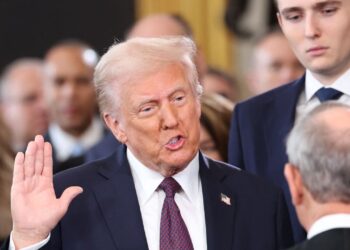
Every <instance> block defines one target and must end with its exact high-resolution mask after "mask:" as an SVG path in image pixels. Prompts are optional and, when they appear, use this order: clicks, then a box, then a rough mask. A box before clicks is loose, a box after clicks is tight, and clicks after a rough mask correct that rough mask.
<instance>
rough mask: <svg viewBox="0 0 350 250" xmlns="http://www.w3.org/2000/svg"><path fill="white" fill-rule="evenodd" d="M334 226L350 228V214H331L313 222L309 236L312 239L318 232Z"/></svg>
mask: <svg viewBox="0 0 350 250" xmlns="http://www.w3.org/2000/svg"><path fill="white" fill-rule="evenodd" d="M334 228H350V214H331V215H326V216H323V217H321V218H320V219H318V220H317V221H316V222H315V223H314V224H312V226H311V227H310V230H309V232H308V234H307V238H308V239H310V238H312V237H314V236H315V235H317V234H320V233H323V232H325V231H328V230H331V229H334Z"/></svg>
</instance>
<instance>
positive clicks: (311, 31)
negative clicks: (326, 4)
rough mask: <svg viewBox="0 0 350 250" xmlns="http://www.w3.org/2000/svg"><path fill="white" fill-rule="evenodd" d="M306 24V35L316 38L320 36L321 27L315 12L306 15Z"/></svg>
mask: <svg viewBox="0 0 350 250" xmlns="http://www.w3.org/2000/svg"><path fill="white" fill-rule="evenodd" d="M304 26H305V27H304V34H305V37H307V38H311V39H314V38H317V37H319V36H320V29H319V27H318V24H317V18H316V17H315V16H314V14H310V15H306V17H305V25H304Z"/></svg>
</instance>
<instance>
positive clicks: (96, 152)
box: [85, 131, 123, 162]
mask: <svg viewBox="0 0 350 250" xmlns="http://www.w3.org/2000/svg"><path fill="white" fill-rule="evenodd" d="M122 145H123V144H121V143H120V142H119V141H118V140H117V139H116V138H115V137H114V135H113V134H112V132H110V131H108V132H106V135H105V137H104V138H103V139H102V140H101V141H100V142H99V143H97V144H96V145H95V146H93V147H92V148H90V149H89V150H88V151H87V152H86V153H85V162H89V161H94V160H98V159H101V158H104V157H106V156H108V155H111V154H112V153H114V152H115V151H116V150H117V149H118V148H119V147H122Z"/></svg>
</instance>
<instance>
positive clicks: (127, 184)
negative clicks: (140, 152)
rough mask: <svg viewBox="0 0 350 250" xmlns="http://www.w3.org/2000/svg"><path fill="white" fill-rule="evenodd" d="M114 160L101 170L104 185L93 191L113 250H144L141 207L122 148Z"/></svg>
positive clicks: (144, 238)
mask: <svg viewBox="0 0 350 250" xmlns="http://www.w3.org/2000/svg"><path fill="white" fill-rule="evenodd" d="M116 156H117V159H115V158H110V159H109V161H108V162H106V164H105V165H104V166H103V167H101V169H100V171H99V174H100V175H102V176H104V177H105V181H103V182H102V183H101V184H100V185H99V186H96V187H95V188H94V190H93V191H94V193H95V196H96V200H97V202H98V203H99V205H100V207H101V211H102V214H103V216H104V218H105V222H106V223H107V226H108V228H109V230H110V233H111V235H112V238H113V239H114V243H115V245H116V248H118V249H147V248H148V247H147V241H146V236H145V232H144V228H143V223H142V217H141V212H140V206H139V204H138V200H137V195H136V190H135V186H134V181H133V178H132V175H131V171H130V166H129V163H128V161H127V158H126V153H125V147H120V150H118V153H117V155H116Z"/></svg>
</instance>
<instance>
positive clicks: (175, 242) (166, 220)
mask: <svg viewBox="0 0 350 250" xmlns="http://www.w3.org/2000/svg"><path fill="white" fill-rule="evenodd" d="M159 187H160V188H161V189H163V190H164V192H165V195H166V197H165V199H164V203H163V209H162V217H161V220H160V245H159V249H160V250H173V249H181V250H187V249H193V246H192V241H191V237H190V235H189V233H188V230H187V227H186V225H185V222H184V221H183V219H182V217H181V214H180V210H179V208H178V207H177V205H176V203H175V200H174V196H175V193H176V192H178V191H179V190H180V188H181V187H180V185H179V183H177V182H176V181H175V180H174V179H173V178H172V177H167V178H165V179H164V180H163V181H162V183H160V185H159Z"/></svg>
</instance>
